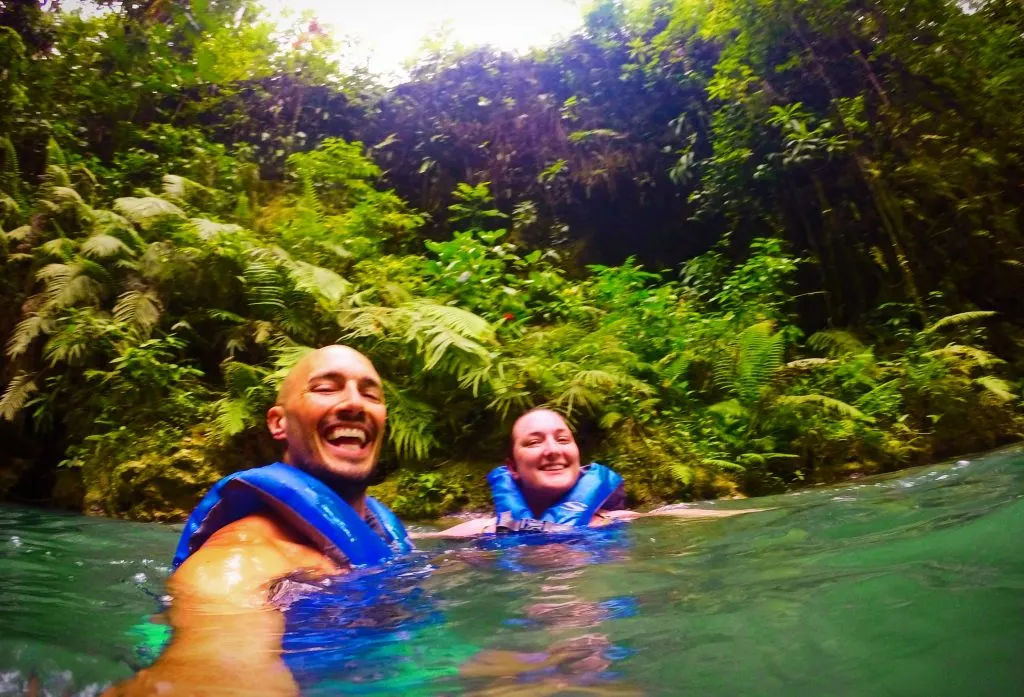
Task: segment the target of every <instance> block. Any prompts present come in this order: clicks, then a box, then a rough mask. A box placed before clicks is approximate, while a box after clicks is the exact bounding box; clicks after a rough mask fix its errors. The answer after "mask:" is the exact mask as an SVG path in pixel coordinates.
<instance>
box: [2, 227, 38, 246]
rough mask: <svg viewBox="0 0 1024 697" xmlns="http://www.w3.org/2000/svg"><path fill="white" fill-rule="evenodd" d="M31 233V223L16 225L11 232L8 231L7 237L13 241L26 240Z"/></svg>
mask: <svg viewBox="0 0 1024 697" xmlns="http://www.w3.org/2000/svg"><path fill="white" fill-rule="evenodd" d="M31 234H32V226H31V225H22V226H21V227H16V228H14V229H13V230H11V231H10V232H8V233H7V239H9V240H11V241H12V242H22V241H24V240H27V239H28V237H29V235H31Z"/></svg>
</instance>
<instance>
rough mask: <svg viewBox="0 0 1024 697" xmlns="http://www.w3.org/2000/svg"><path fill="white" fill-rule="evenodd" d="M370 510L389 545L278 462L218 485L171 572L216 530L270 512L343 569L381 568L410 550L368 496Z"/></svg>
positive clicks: (315, 483) (308, 479)
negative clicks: (371, 566) (374, 566)
mask: <svg viewBox="0 0 1024 697" xmlns="http://www.w3.org/2000/svg"><path fill="white" fill-rule="evenodd" d="M366 508H367V510H368V511H369V513H370V514H371V515H372V516H373V517H374V518H375V519H376V521H377V523H379V527H380V529H381V532H382V533H383V536H384V537H385V538H386V539H381V534H378V533H377V532H375V531H374V529H373V528H372V527H370V525H369V524H368V523H367V522H366V521H365V520H363V519H362V518H361V517H360V516H359V514H358V513H356V511H355V509H353V508H352V507H351V506H349V505H348V504H347V503H345V501H343V500H342V498H341V497H340V496H338V494H336V493H335V492H334V491H333V490H332V489H331V488H330V487H328V486H327V485H326V484H324V483H323V482H321V481H320V480H319V479H317V478H315V477H313V476H312V475H309V474H306V473H305V472H303V471H302V470H300V469H297V468H295V467H292V466H291V465H286V464H284V463H282V462H275V463H274V464H272V465H267V466H266V467H257V468H255V469H249V470H244V471H242V472H236V473H234V474H231V475H228V476H227V477H224V479H221V480H220V481H219V482H217V483H216V484H214V485H213V488H212V489H210V491H209V493H208V494H206V496H205V497H204V498H203V500H202V501H200V502H199V505H198V506H196V508H195V510H193V511H192V515H190V516H189V518H188V522H187V523H185V529H184V530H183V531H182V533H181V539H180V540H179V542H178V548H177V551H175V553H174V561H173V563H172V567H173V568H175V569H177V568H178V567H179V566H180V565H181V563H182V562H184V561H185V560H186V559H187V558H188V557H189V555H191V554H192V553H193V552H195V551H196V550H197V549H199V548H200V547H202V545H203V543H204V542H206V541H207V540H208V539H209V538H210V535H212V534H213V533H215V532H216V531H217V530H220V529H221V528H223V527H224V526H226V525H229V524H231V523H233V522H235V521H236V520H241V519H242V518H245V517H247V516H250V515H253V514H254V513H257V512H259V511H261V510H267V509H269V510H270V511H271V512H273V513H274V515H276V516H279V517H280V518H281V519H283V520H284V521H285V522H286V523H288V524H289V525H292V526H293V527H295V529H297V530H298V531H299V532H301V533H302V534H303V535H305V536H306V537H307V538H308V539H309V540H310V541H312V542H313V544H314V545H315V546H316V547H317V549H319V550H320V551H321V552H323V553H324V555H325V556H327V557H328V558H329V559H330V560H331V561H333V562H335V563H336V564H340V565H343V566H367V565H371V564H379V563H381V562H384V561H387V560H388V559H390V558H391V557H393V556H394V555H395V554H396V553H404V552H408V551H410V550H411V549H412V544H411V542H410V541H409V536H408V534H406V532H405V528H404V527H403V526H402V523H401V521H400V520H398V518H396V517H395V514H394V513H392V512H391V511H390V510H388V508H387V506H385V505H384V504H382V503H380V502H379V501H377V500H376V499H374V498H372V497H369V496H368V497H366Z"/></svg>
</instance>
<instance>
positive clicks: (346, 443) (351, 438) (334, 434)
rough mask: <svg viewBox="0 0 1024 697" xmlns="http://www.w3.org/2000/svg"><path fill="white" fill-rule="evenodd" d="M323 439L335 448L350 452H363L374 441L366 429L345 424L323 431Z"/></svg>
mask: <svg viewBox="0 0 1024 697" xmlns="http://www.w3.org/2000/svg"><path fill="white" fill-rule="evenodd" d="M323 438H324V440H325V441H327V442H328V443H329V444H330V445H332V446H334V447H335V448H340V449H343V450H349V451H358V450H362V449H363V448H364V447H365V446H366V444H367V443H369V442H370V441H371V440H372V439H371V438H370V432H369V431H368V430H367V429H366V428H364V427H362V426H350V425H344V424H336V425H334V426H330V427H328V428H326V429H325V430H324V431H323Z"/></svg>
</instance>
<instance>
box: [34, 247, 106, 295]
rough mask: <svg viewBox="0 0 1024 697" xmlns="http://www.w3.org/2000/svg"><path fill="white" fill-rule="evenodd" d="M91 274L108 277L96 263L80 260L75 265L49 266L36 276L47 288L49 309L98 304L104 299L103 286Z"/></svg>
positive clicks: (44, 291) (45, 292)
mask: <svg viewBox="0 0 1024 697" xmlns="http://www.w3.org/2000/svg"><path fill="white" fill-rule="evenodd" d="M89 272H92V273H96V274H97V275H102V276H106V275H107V274H106V270H105V269H103V267H101V266H98V265H97V264H95V263H94V262H91V261H88V260H86V259H84V258H81V257H80V258H79V259H78V260H76V261H75V262H74V263H73V264H47V265H46V266H44V267H43V268H42V269H40V270H39V272H38V273H37V274H36V277H37V278H38V279H39V280H42V281H44V283H45V284H46V287H45V288H44V290H43V295H44V296H45V298H46V305H47V307H51V308H62V307H71V306H72V305H77V304H81V303H97V302H99V300H100V299H101V298H102V295H103V287H102V285H101V284H100V283H99V282H98V281H97V280H95V279H94V278H91V277H90V275H89Z"/></svg>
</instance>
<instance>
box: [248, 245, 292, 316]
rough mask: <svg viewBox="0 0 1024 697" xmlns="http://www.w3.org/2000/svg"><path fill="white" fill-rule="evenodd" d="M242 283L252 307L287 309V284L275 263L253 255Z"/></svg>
mask: <svg viewBox="0 0 1024 697" xmlns="http://www.w3.org/2000/svg"><path fill="white" fill-rule="evenodd" d="M242 281H243V283H244V284H245V287H246V291H247V294H248V296H249V304H250V305H251V306H253V307H270V308H276V309H280V310H284V309H286V307H287V306H286V304H285V291H286V287H285V285H286V284H285V281H284V279H283V278H282V277H281V271H280V269H279V268H278V266H277V264H276V263H274V262H273V261H271V260H268V259H267V258H265V257H264V256H263V255H262V254H253V255H252V258H251V260H250V261H249V262H248V263H247V264H246V266H245V271H244V272H243V275H242Z"/></svg>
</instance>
